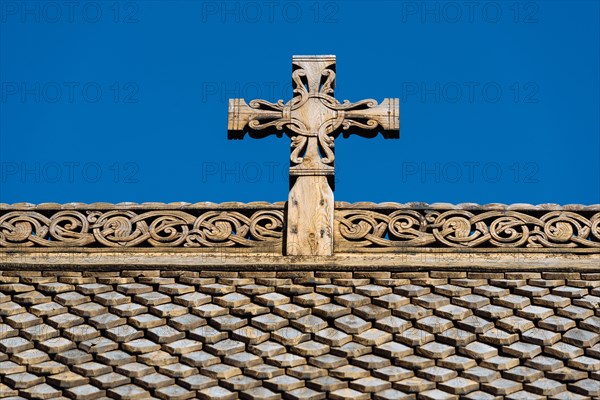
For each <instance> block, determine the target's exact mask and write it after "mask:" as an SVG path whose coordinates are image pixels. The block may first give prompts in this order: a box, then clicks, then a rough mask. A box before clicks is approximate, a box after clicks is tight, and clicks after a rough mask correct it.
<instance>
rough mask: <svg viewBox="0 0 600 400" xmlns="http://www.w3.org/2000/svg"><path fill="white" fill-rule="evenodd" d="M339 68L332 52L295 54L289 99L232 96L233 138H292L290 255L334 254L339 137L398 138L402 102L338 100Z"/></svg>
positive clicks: (288, 246) (289, 223) (230, 122)
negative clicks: (337, 146) (337, 76)
mask: <svg viewBox="0 0 600 400" xmlns="http://www.w3.org/2000/svg"><path fill="white" fill-rule="evenodd" d="M335 67H336V60H335V56H333V55H322V56H293V58H292V83H293V92H294V96H293V97H292V99H290V100H289V101H288V102H287V103H284V101H283V100H279V101H278V102H276V103H271V102H269V101H266V100H260V99H256V100H252V101H250V104H247V103H246V102H245V101H244V100H243V99H231V100H229V121H228V134H229V138H230V139H242V138H243V137H244V135H245V134H246V133H250V134H251V135H252V136H257V137H263V136H267V135H269V134H281V133H282V132H284V133H286V134H287V135H288V136H289V137H290V139H291V154H290V193H289V199H288V200H289V201H288V228H287V233H288V236H287V243H288V245H287V253H288V254H298V255H304V254H310V255H328V254H332V252H333V232H332V229H333V189H334V171H335V169H334V160H335V155H334V142H335V138H336V137H337V136H338V135H339V134H340V133H342V132H344V135H348V134H350V133H355V134H359V135H362V136H366V137H373V136H375V135H377V133H379V132H380V133H382V134H383V136H384V138H387V139H396V138H398V137H399V136H400V109H399V100H398V99H397V98H394V99H388V98H386V99H384V100H383V101H382V102H381V104H378V103H377V101H375V100H373V99H366V100H361V101H358V102H355V103H351V102H349V101H348V100H344V101H343V102H342V103H340V102H339V101H338V100H337V99H336V98H335V97H334V88H335V80H336V69H335ZM295 218H298V219H297V220H295ZM306 218H309V221H308V222H306ZM307 224H308V225H307ZM300 230H302V232H300ZM290 240H292V241H291V242H290ZM290 243H291V244H290Z"/></svg>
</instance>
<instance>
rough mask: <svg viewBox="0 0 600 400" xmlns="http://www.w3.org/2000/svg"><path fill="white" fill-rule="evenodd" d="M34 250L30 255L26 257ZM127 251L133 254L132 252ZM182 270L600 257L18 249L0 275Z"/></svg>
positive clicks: (570, 266) (528, 264)
mask: <svg viewBox="0 0 600 400" xmlns="http://www.w3.org/2000/svg"><path fill="white" fill-rule="evenodd" d="M28 250H30V251H28ZM128 250H129V251H128ZM136 268H150V269H170V268H174V269H184V270H193V271H201V270H233V271H240V270H246V271H253V270H269V271H277V270H283V271H289V270H320V271H321V270H322V271H324V270H345V271H356V270H385V271H415V270H432V269H434V270H446V269H449V270H460V271H469V270H472V271H478V270H492V271H493V270H496V271H498V270H501V271H554V270H560V271H599V272H600V254H598V253H592V254H573V253H569V252H566V251H563V252H559V251H548V252H535V253H533V252H527V251H526V249H519V251H513V252H508V251H483V249H469V250H468V251H464V250H463V251H449V250H447V249H411V251H409V252H403V253H338V254H335V255H333V256H282V255H280V254H276V253H271V254H265V253H257V252H253V251H252V250H251V249H238V251H237V252H234V251H231V250H225V251H223V250H220V249H176V250H172V251H170V250H161V249H93V248H83V249H73V250H72V251H70V252H69V251H65V250H60V251H51V250H47V251H46V250H42V249H35V250H34V249H18V250H16V251H11V252H2V253H0V270H8V269H12V270H49V269H67V270H71V269H72V270H84V271H90V270H122V269H136Z"/></svg>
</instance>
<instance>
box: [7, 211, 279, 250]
mask: <svg viewBox="0 0 600 400" xmlns="http://www.w3.org/2000/svg"><path fill="white" fill-rule="evenodd" d="M282 232H283V211H282V210H244V211H232V210H208V211H206V210H203V211H200V212H193V211H179V210H164V209H163V210H154V211H146V212H136V211H134V210H109V211H92V210H69V211H58V212H54V213H52V214H50V215H47V213H42V212H39V211H11V212H8V213H5V214H1V215H0V247H34V246H35V247H84V246H89V247H96V246H105V247H231V246H236V247H257V246H261V245H271V246H272V245H278V244H280V243H281V240H282V236H283V234H282Z"/></svg>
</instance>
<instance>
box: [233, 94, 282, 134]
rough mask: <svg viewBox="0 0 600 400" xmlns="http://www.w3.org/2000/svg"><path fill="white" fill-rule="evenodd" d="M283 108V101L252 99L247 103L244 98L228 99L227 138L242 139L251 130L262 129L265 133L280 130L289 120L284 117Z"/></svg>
mask: <svg viewBox="0 0 600 400" xmlns="http://www.w3.org/2000/svg"><path fill="white" fill-rule="evenodd" d="M284 109H285V106H284V104H283V101H279V102H277V103H270V102H268V101H266V100H252V101H251V102H250V105H248V104H247V103H246V101H244V99H229V115H228V121H227V135H228V138H229V139H243V137H244V135H245V134H246V133H247V132H249V131H252V130H264V131H265V132H264V133H265V134H269V133H275V132H276V131H281V129H282V127H283V125H285V124H286V123H288V122H289V120H290V118H289V117H288V118H284Z"/></svg>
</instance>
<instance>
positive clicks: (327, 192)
mask: <svg viewBox="0 0 600 400" xmlns="http://www.w3.org/2000/svg"><path fill="white" fill-rule="evenodd" d="M333 213H334V210H333V191H332V190H331V188H330V187H329V184H328V183H327V178H326V177H324V176H299V177H298V179H297V180H296V182H295V183H294V186H293V187H292V189H291V190H290V193H289V201H288V207H287V223H288V225H287V229H286V232H287V235H286V255H289V256H298V255H304V254H315V255H331V254H333V237H334V235H333V230H332V229H331V228H332V226H333ZM307 250H308V251H307Z"/></svg>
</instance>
